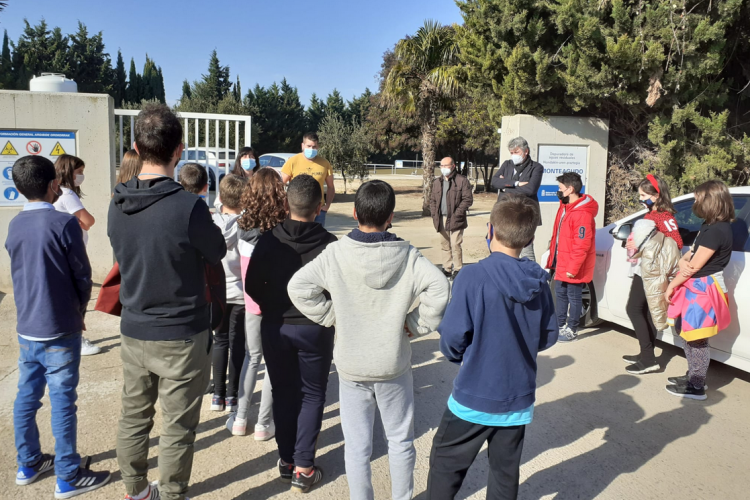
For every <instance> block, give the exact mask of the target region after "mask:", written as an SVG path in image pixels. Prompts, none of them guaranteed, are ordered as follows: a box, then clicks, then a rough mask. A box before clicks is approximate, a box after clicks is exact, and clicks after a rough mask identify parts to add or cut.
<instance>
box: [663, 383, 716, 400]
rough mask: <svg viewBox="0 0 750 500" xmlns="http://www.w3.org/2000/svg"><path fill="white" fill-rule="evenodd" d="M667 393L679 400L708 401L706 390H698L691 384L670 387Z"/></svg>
mask: <svg viewBox="0 0 750 500" xmlns="http://www.w3.org/2000/svg"><path fill="white" fill-rule="evenodd" d="M667 392H668V393H670V394H671V395H672V396H677V397H678V398H689V399H697V400H699V401H703V400H704V399H706V389H705V388H700V389H696V388H695V387H693V386H692V385H690V384H687V385H668V386H667Z"/></svg>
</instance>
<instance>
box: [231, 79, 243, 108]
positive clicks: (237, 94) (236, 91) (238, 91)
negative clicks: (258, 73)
mask: <svg viewBox="0 0 750 500" xmlns="http://www.w3.org/2000/svg"><path fill="white" fill-rule="evenodd" d="M232 98H234V100H235V101H237V102H242V87H241V86H240V75H237V82H236V83H235V84H234V86H233V87H232Z"/></svg>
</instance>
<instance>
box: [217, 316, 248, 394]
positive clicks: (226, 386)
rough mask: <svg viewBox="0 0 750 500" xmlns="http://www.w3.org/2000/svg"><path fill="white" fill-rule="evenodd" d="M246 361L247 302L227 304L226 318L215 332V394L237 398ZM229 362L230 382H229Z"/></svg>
mask: <svg viewBox="0 0 750 500" xmlns="http://www.w3.org/2000/svg"><path fill="white" fill-rule="evenodd" d="M244 362H245V304H227V312H226V319H225V321H224V322H223V324H222V325H221V328H220V329H219V330H217V331H216V332H215V333H214V354H213V366H214V394H215V395H216V396H221V397H230V398H236V397H237V391H238V388H239V385H240V373H241V372H242V368H243V366H242V365H243V364H244ZM227 364H228V365H229V383H227Z"/></svg>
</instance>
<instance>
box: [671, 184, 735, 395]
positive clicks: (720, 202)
mask: <svg viewBox="0 0 750 500" xmlns="http://www.w3.org/2000/svg"><path fill="white" fill-rule="evenodd" d="M693 212H694V213H695V215H697V216H698V217H700V218H701V219H703V220H704V221H705V223H704V224H703V225H702V226H701V231H700V234H698V237H697V238H696V239H695V243H694V244H693V247H692V248H691V250H690V251H689V252H687V253H686V254H685V255H684V256H683V258H682V259H681V260H680V273H679V274H678V275H677V277H676V278H675V279H674V280H672V282H671V283H670V284H669V288H668V289H667V293H666V299H667V301H671V299H672V297H673V295H674V293H675V290H676V289H677V288H679V287H680V286H682V285H683V284H684V283H685V282H687V281H688V280H690V279H700V278H704V277H706V276H711V277H713V279H714V281H716V283H717V284H718V285H719V286H720V287H721V289H722V290H723V292H724V293H726V292H727V287H726V285H725V283H724V268H725V267H727V264H729V261H730V259H731V258H732V243H733V238H732V227H731V222H732V221H733V220H734V202H733V201H732V195H731V194H730V193H729V189H728V188H727V186H726V185H725V184H724V183H723V182H721V181H708V182H705V183H703V184H701V185H700V186H698V187H697V188H696V190H695V203H694V204H693ZM724 305H726V304H724ZM718 306H721V304H718ZM678 333H681V332H679V331H678ZM685 357H686V358H687V362H688V373H687V375H686V376H684V377H670V378H669V382H670V383H671V384H672V385H668V386H667V392H669V393H670V394H673V395H675V396H680V397H687V398H691V399H706V390H705V382H706V373H707V372H708V364H709V362H710V360H711V352H710V347H709V345H708V338H703V339H696V340H691V341H686V342H685Z"/></svg>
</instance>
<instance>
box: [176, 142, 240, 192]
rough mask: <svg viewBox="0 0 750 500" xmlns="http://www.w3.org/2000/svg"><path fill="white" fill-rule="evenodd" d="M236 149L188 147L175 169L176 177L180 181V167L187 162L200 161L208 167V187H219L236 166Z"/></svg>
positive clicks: (211, 189)
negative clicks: (227, 173)
mask: <svg viewBox="0 0 750 500" xmlns="http://www.w3.org/2000/svg"><path fill="white" fill-rule="evenodd" d="M234 159H235V151H234V150H233V149H224V148H200V147H198V148H188V149H185V150H184V151H183V152H182V157H181V159H180V162H179V163H178V164H177V166H176V167H175V169H174V173H175V179H177V180H178V181H179V178H180V169H181V168H182V166H183V165H184V164H186V163H198V164H200V165H203V166H204V167H206V168H207V169H208V189H209V191H214V190H216V189H218V187H219V182H221V180H222V179H223V178H224V176H225V175H226V172H227V171H229V172H231V171H232V169H233V168H234Z"/></svg>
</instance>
